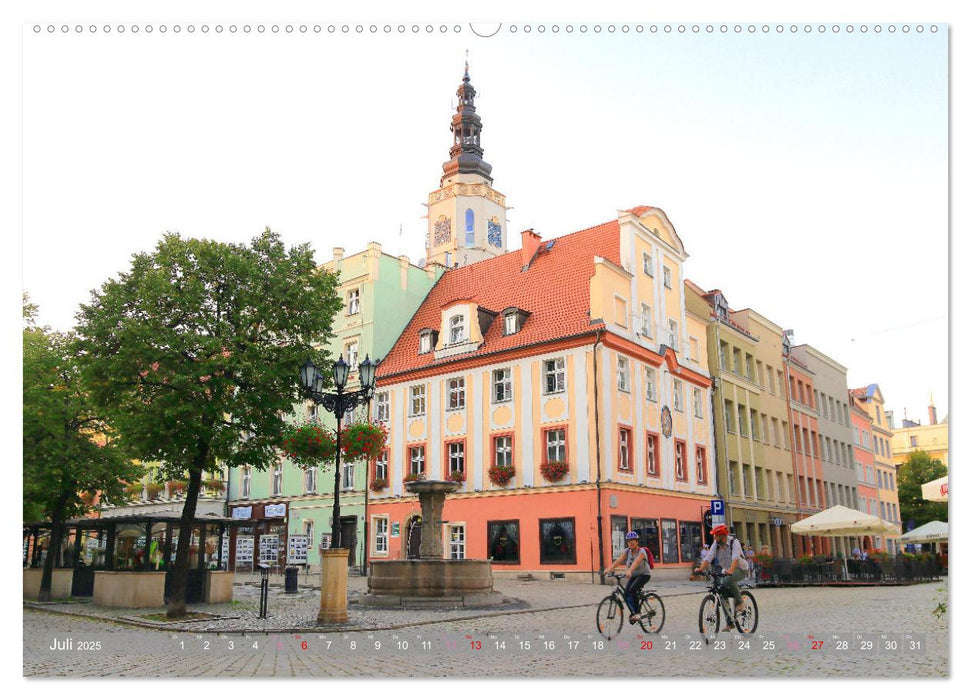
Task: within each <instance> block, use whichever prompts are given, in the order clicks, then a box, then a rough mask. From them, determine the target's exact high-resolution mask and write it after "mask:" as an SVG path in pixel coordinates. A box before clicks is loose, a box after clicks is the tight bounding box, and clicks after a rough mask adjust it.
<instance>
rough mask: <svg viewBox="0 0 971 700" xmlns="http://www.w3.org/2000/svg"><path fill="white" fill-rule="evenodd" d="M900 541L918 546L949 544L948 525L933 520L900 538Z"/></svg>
mask: <svg viewBox="0 0 971 700" xmlns="http://www.w3.org/2000/svg"><path fill="white" fill-rule="evenodd" d="M900 541H901V542H905V543H907V544H916V543H917V542H947V523H942V522H941V521H940V520H932V521H931V522H929V523H924V524H923V525H921V526H920V527H918V528H914V529H913V530H911V531H910V532H908V533H905V534H904V535H903V536H902V537H901V538H900Z"/></svg>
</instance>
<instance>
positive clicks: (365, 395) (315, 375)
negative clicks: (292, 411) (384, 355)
mask: <svg viewBox="0 0 971 700" xmlns="http://www.w3.org/2000/svg"><path fill="white" fill-rule="evenodd" d="M377 366H378V363H377V362H371V359H370V357H365V358H364V361H363V362H361V363H360V364H359V365H358V372H359V373H360V379H361V388H360V389H359V390H358V391H344V387H345V386H346V385H347V375H348V374H349V373H350V370H351V367H350V365H348V364H347V363H346V362H344V358H343V357H340V358H338V360H337V362H335V363H334V366H333V368H332V371H333V374H334V387H335V388H336V389H337V391H336V392H335V393H329V392H325V391H324V376H323V375H322V374H321V373H320V370H319V369H317V366H316V365H315V364H314V363H313V361H312V360H307V361H306V362H305V363H304V364H303V366H302V367H301V368H300V383H301V384H302V385H303V388H304V392H305V393H306V395H307V396H308V397H310V400H311V401H313V402H314V403H316V404H319V405H321V406H323V407H324V408H325V409H326V410H327V411H328V412H329V413H332V414H333V415H334V417H335V418H336V419H337V450H336V453H335V455H334V522H333V526H332V528H331V534H330V547H331V549H338V548H340V546H341V500H340V499H341V420H342V419H343V417H344V414H345V413H346V412H347V411H350V410H351V409H353V408H356V407H357V406H358V405H360V404H361V403H362V402H368V403H370V401H371V396H372V395H373V394H374V371H375V370H376V369H377ZM365 486H366V485H365ZM365 517H366V516H365Z"/></svg>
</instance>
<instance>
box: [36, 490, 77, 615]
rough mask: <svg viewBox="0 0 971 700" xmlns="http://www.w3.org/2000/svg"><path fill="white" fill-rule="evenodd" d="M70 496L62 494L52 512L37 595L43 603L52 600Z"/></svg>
mask: <svg viewBox="0 0 971 700" xmlns="http://www.w3.org/2000/svg"><path fill="white" fill-rule="evenodd" d="M68 498H69V496H68V495H61V497H60V498H59V499H58V501H57V505H56V506H55V507H54V512H53V513H52V514H51V538H50V542H48V544H47V559H45V560H44V573H43V574H42V575H41V578H40V593H38V595H37V600H39V601H40V602H42V603H49V602H50V600H51V588H52V583H53V580H54V560H55V559H56V558H57V556H58V555H59V553H60V551H61V542H62V541H63V539H64V508H65V507H66V505H67V499H68ZM35 546H36V545H35Z"/></svg>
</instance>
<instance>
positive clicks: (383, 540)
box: [373, 515, 388, 554]
mask: <svg viewBox="0 0 971 700" xmlns="http://www.w3.org/2000/svg"><path fill="white" fill-rule="evenodd" d="M373 522H374V553H375V554H387V553H388V519H387V518H386V517H384V516H380V515H376V516H374V520H373Z"/></svg>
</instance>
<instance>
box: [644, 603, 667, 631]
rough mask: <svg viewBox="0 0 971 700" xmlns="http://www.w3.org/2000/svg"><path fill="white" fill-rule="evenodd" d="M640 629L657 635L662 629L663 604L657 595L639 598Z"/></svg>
mask: <svg viewBox="0 0 971 700" xmlns="http://www.w3.org/2000/svg"><path fill="white" fill-rule="evenodd" d="M640 613H641V619H640V621H639V622H640V625H641V629H642V630H644V631H645V632H650V633H651V634H657V633H658V632H660V631H661V628H662V627H664V602H663V601H662V600H661V597H660V596H659V595H658V594H657V593H648V594H647V595H645V596H644V597H643V598H641V609H640Z"/></svg>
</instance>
